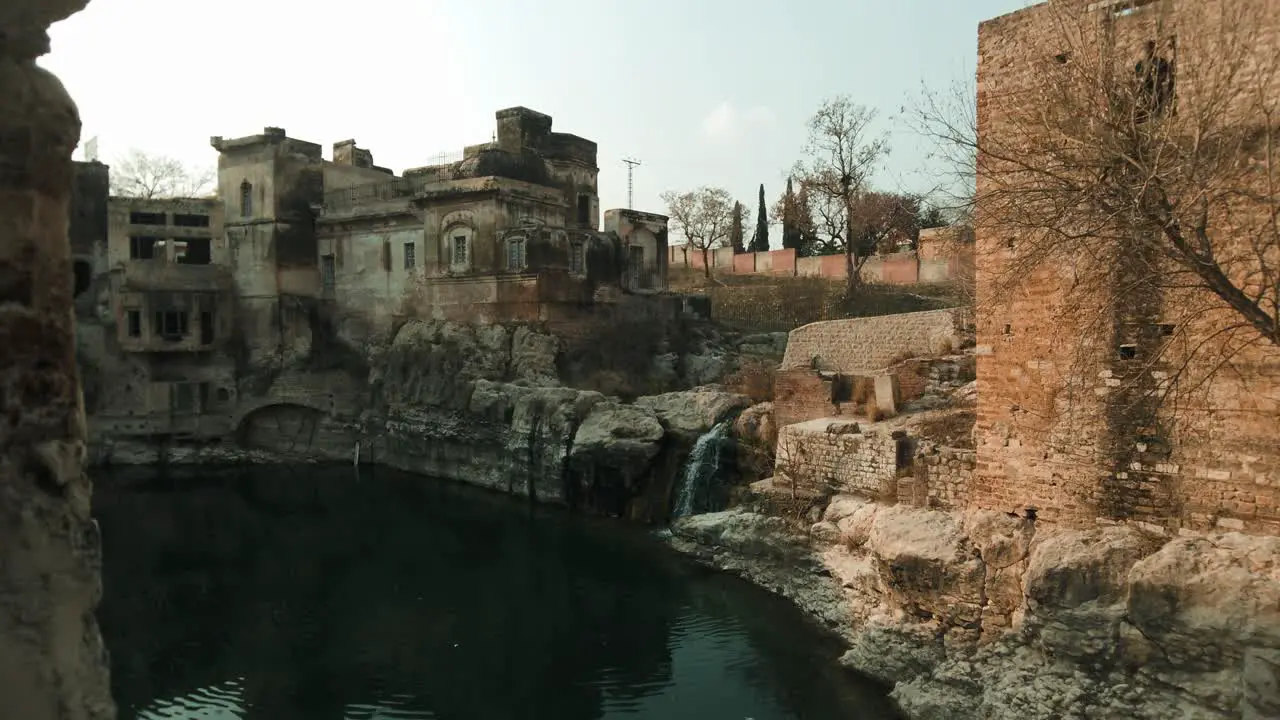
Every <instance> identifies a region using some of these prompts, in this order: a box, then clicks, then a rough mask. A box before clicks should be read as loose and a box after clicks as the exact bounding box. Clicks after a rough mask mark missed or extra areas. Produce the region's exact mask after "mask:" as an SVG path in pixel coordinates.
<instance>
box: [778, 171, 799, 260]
mask: <svg viewBox="0 0 1280 720" xmlns="http://www.w3.org/2000/svg"><path fill="white" fill-rule="evenodd" d="M797 220H798V218H797V217H796V195H795V193H794V192H793V191H792V189H791V178H787V192H786V193H785V194H784V195H783V196H782V247H784V248H794V249H796V250H799V249H800V244H801V238H800V224H799V223H798V222H796V221H797Z"/></svg>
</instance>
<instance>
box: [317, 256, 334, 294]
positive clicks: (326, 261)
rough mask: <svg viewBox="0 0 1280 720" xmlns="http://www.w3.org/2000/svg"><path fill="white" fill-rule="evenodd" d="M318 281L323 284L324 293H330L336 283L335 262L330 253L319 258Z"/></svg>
mask: <svg viewBox="0 0 1280 720" xmlns="http://www.w3.org/2000/svg"><path fill="white" fill-rule="evenodd" d="M320 282H321V283H322V284H323V285H324V291H325V292H326V293H332V292H333V289H334V286H335V285H337V263H336V262H335V261H334V258H333V256H332V255H325V256H324V257H322V258H320Z"/></svg>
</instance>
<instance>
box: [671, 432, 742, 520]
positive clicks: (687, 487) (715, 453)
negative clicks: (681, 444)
mask: <svg viewBox="0 0 1280 720" xmlns="http://www.w3.org/2000/svg"><path fill="white" fill-rule="evenodd" d="M731 424H732V421H730V420H722V421H720V422H718V423H716V425H715V427H713V428H711V429H710V430H708V431H706V432H705V433H703V434H702V436H701V437H699V438H698V441H697V442H696V443H694V444H693V450H692V451H690V453H689V459H688V460H686V461H685V463H684V472H683V473H681V475H680V487H679V489H678V490H677V491H676V504H675V507H674V508H673V509H672V511H671V518H672V519H673V520H674V519H675V518H678V517H684V516H686V515H693V514H694V512H695V511H696V509H697V508H698V502H699V501H700V500H703V499H704V498H705V497H706V494H707V489H708V487H709V486H710V484H711V483H712V482H713V481H714V480H715V477H716V474H717V473H718V472H719V470H720V451H721V448H723V447H724V444H725V441H726V440H727V439H728V437H729V426H730V425H731Z"/></svg>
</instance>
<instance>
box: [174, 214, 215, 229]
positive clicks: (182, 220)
mask: <svg viewBox="0 0 1280 720" xmlns="http://www.w3.org/2000/svg"><path fill="white" fill-rule="evenodd" d="M173 224H174V225H176V226H178V227H209V216H208V215H195V214H191V213H174V215H173Z"/></svg>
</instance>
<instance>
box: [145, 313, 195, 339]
mask: <svg viewBox="0 0 1280 720" xmlns="http://www.w3.org/2000/svg"><path fill="white" fill-rule="evenodd" d="M153 332H154V334H155V335H156V337H161V338H164V339H165V340H168V341H170V342H177V341H179V340H182V339H183V338H184V337H186V335H187V312H186V311H185V310H162V311H157V312H156V314H155V327H154V328H153Z"/></svg>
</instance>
